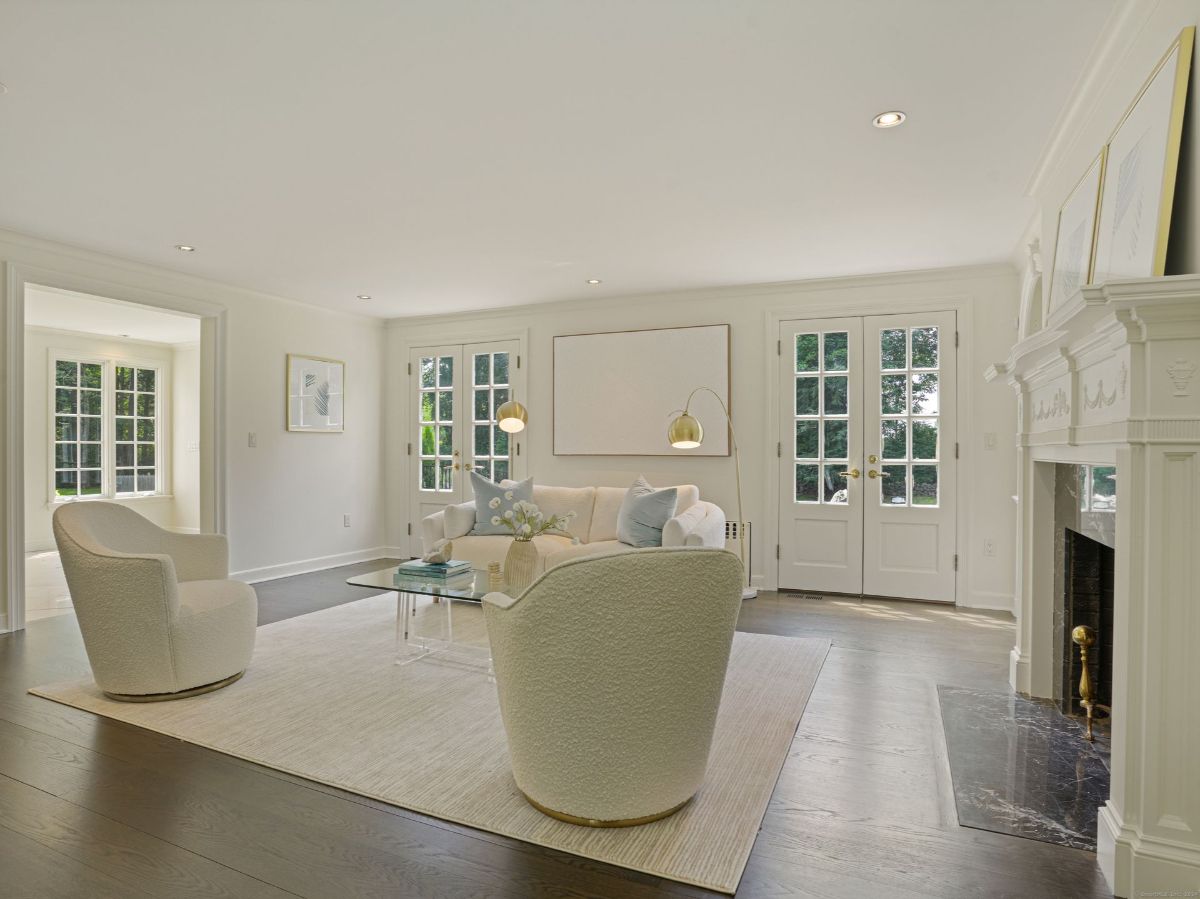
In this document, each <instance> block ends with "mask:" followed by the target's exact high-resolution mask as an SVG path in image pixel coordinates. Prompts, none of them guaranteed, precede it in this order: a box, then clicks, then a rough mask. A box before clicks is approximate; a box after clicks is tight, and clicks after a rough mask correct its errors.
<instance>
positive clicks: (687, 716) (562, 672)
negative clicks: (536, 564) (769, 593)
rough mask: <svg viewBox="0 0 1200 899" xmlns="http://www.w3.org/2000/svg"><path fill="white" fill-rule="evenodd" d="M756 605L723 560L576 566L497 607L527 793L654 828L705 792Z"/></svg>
mask: <svg viewBox="0 0 1200 899" xmlns="http://www.w3.org/2000/svg"><path fill="white" fill-rule="evenodd" d="M741 603H742V565H741V563H740V562H739V561H738V557H737V556H735V555H734V554H733V553H730V552H726V551H725V550H721V549H708V548H698V547H697V548H691V547H688V548H671V549H645V550H639V551H634V552H626V553H620V554H613V555H602V556H591V557H588V558H583V559H577V560H574V561H569V562H564V563H562V564H561V565H558V566H556V567H554V568H552V569H550V570H549V571H547V572H546V573H545V574H543V575H542V576H541V577H540V578H539V579H538V580H537V581H535V582H534V583H533V585H532V586H530V587H529V589H528V590H526V591H525V592H524V593H523V594H521V595H520V596H519V597H517V598H515V599H514V598H512V597H509V596H506V595H504V594H502V593H491V594H488V595H487V596H486V597H485V598H484V600H483V607H484V616H485V618H486V620H487V630H488V639H489V640H490V642H491V646H492V661H493V666H494V668H495V674H496V686H497V690H498V692H499V695H500V710H501V713H502V716H503V719H504V728H505V731H506V732H507V734H508V746H509V754H510V756H511V758H512V769H513V776H514V778H515V780H516V782H517V786H518V787H519V788H520V790H521V792H522V793H524V794H525V797H526V798H527V799H528V800H529V801H530V803H531V804H532V805H533V806H534V807H536V808H537V809H538V810H539V811H542V812H544V813H545V814H548V815H550V816H552V817H555V818H558V819H560V820H563V821H568V822H571V823H573V824H584V825H588V826H592V827H621V826H626V825H632V824H645V823H648V822H650V821H655V820H657V819H659V818H665V817H666V816H667V815H670V814H672V813H673V812H675V811H677V810H679V809H680V808H682V807H683V806H684V805H685V804H686V803H687V802H688V800H690V799H691V798H692V796H693V795H694V794H695V793H696V791H697V790H698V789H699V788H700V785H701V783H702V781H703V780H704V772H705V768H706V767H707V765H708V752H709V746H710V744H711V743H712V736H713V729H714V726H715V724H716V720H717V708H718V706H719V704H720V701H721V690H722V687H723V686H724V683H725V669H726V666H727V665H728V662H729V652H730V647H731V645H732V643H733V631H734V625H735V624H736V623H737V616H738V610H739V609H740V608H741Z"/></svg>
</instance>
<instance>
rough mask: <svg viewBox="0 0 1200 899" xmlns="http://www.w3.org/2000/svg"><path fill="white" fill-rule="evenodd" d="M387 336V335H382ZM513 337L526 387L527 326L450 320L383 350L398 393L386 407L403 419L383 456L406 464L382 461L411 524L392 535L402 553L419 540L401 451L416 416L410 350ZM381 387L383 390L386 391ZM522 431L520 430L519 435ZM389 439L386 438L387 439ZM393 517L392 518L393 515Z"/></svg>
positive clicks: (399, 323) (390, 489)
mask: <svg viewBox="0 0 1200 899" xmlns="http://www.w3.org/2000/svg"><path fill="white" fill-rule="evenodd" d="M406 324H407V322H405V320H404V319H397V320H394V322H389V323H388V326H387V332H386V333H387V334H388V335H389V337H390V335H391V333H392V330H393V329H396V330H399V329H402V328H403V327H405V325H406ZM385 339H387V338H385ZM503 340H515V341H516V342H517V354H518V355H519V356H520V357H521V365H522V367H523V368H522V377H523V378H524V380H523V385H524V390H528V387H529V384H530V378H529V374H530V373H529V328H507V329H504V330H498V331H488V330H486V329H483V328H480V326H479V325H478V324H469V323H464V324H463V325H457V324H454V323H449V324H447V326H446V327H438V328H432V329H430V330H429V332H428V333H423V334H422V336H420V337H402V338H400V339H399V340H397V341H396V343H395V344H394V345H393V346H394V350H389V352H387V354H386V355H387V359H388V364H389V365H395V370H394V371H392V370H389V373H388V383H389V385H390V386H391V387H394V388H395V391H396V395H397V396H399V397H400V402H399V403H398V404H397V405H396V407H394V408H393V409H391V410H389V411H391V412H393V413H395V415H396V416H397V420H398V421H400V422H403V424H402V426H401V428H400V429H399V430H398V431H397V430H395V429H393V430H392V431H391V439H392V440H394V441H395V446H394V447H392V448H390V449H389V448H388V447H387V446H385V448H384V456H385V459H389V458H394V457H395V456H397V455H400V456H405V460H406V464H404V465H385V469H386V471H387V475H386V477H387V494H388V496H391V497H399V498H401V501H402V502H403V505H404V509H403V515H404V518H403V519H402V526H403V525H407V527H408V528H411V533H407V534H405V533H401V534H397V535H396V542H397V544H398V547H397V548H396V549H397V551H399V552H401V553H403V552H404V551H405V550H406V549H407V548H409V547H411V546H416V545H419V544H420V542H421V522H420V521H419V520H418V521H414V520H413V519H414V518H416V514H415V510H414V509H413V506H412V495H411V493H410V491H409V485H410V484H411V483H412V482H411V478H412V477H413V473H412V460H411V459H408V458H407V454H406V453H405V451H404V447H405V445H406V444H407V443H408V441H409V433H410V430H409V429H410V427H411V425H412V422H413V421H415V420H416V409H414V408H413V402H414V400H413V396H414V394H413V391H412V390H410V389H409V388H410V386H411V381H410V379H409V376H408V362H409V360H411V359H412V354H413V350H416V349H419V348H421V347H432V346H457V345H459V344H462V345H466V344H469V343H491V342H493V341H503ZM386 392H387V391H386V390H385V394H386ZM517 399H519V400H520V401H521V402H522V403H524V404H525V405H528V399H529V397H528V394H526V395H525V396H524V397H517ZM523 436H524V435H523V434H522V435H521V437H523ZM390 442H391V440H389V441H388V443H390ZM516 442H517V443H520V444H521V445H522V446H523V447H524V446H525V441H524V440H523V439H521V438H517V441H516ZM524 459H525V461H524V463H523V464H524V465H525V467H526V470H527V469H528V467H529V466H531V465H532V464H533V460H532V459H530V458H529V456H528V453H527V452H526V455H525V457H524ZM400 472H403V477H404V479H405V480H404V481H403V482H402V483H400V484H396V483H395V482H394V481H393V480H391V479H392V478H395V477H397V476H399V473H400ZM393 520H394V519H393Z"/></svg>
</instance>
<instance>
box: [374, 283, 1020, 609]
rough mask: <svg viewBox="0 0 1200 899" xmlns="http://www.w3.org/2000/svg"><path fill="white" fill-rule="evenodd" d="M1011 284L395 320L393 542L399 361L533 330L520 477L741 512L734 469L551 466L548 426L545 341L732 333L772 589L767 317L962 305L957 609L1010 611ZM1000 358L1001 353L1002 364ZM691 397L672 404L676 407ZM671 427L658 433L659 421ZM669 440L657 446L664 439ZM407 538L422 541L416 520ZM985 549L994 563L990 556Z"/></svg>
mask: <svg viewBox="0 0 1200 899" xmlns="http://www.w3.org/2000/svg"><path fill="white" fill-rule="evenodd" d="M1017 292H1018V284H1017V275H1016V272H1015V271H1014V270H1012V269H1011V268H1010V267H1009V266H1007V265H1005V266H994V267H986V268H975V269H956V270H949V271H943V272H927V273H912V274H900V275H888V276H878V277H867V278H850V279H833V280H826V281H813V282H804V283H798V284H791V285H779V286H770V287H746V288H730V289H728V290H719V291H703V292H689V293H679V294H664V295H654V296H645V297H628V298H623V299H618V300H604V301H594V302H587V303H564V304H545V305H538V306H527V307H522V308H519V309H513V310H507V311H503V312H496V313H480V314H474V315H452V316H444V317H432V318H420V319H397V320H394V321H392V322H391V323H390V324H389V329H388V343H387V356H388V359H389V360H396V362H395V363H393V364H390V365H389V367H388V377H387V385H388V389H387V394H386V399H387V422H388V431H387V456H386V470H387V496H388V509H387V511H388V520H387V527H388V543H389V544H391V545H393V546H403V545H405V544H406V539H407V538H406V529H407V525H408V524H409V522H410V510H409V505H408V504H409V495H408V494H409V491H408V490H407V484H406V481H405V479H406V477H407V474H408V471H409V468H408V464H407V463H408V459H407V456H406V455H405V444H406V443H407V442H408V441H409V440H411V439H413V438H412V435H411V434H410V433H409V432H408V430H407V428H406V424H407V409H408V408H409V406H408V391H409V389H410V386H409V379H408V377H407V375H406V373H405V365H404V363H405V362H406V361H407V360H408V358H409V354H408V347H410V346H420V345H436V344H447V343H457V342H461V341H463V340H464V339H467V340H470V339H487V336H488V335H489V334H494V333H498V332H503V333H514V332H518V331H522V330H524V329H528V333H529V345H528V347H527V348H526V349H525V353H524V355H525V359H524V364H525V366H526V377H527V383H528V389H527V395H528V397H527V400H526V401H525V402H526V405H527V406H528V407H529V415H530V418H529V427H528V429H527V430H526V432H525V435H524V440H523V450H522V451H523V453H525V454H527V456H526V459H527V471H528V472H529V473H530V474H531V475H532V476H533V477H534V479H535V480H537V481H540V482H542V483H547V484H561V485H584V484H600V485H610V486H627V485H628V484H629V483H630V482H631V481H632V480H633V479H634V477H636V476H637V475H638V474H640V473H644V474H645V475H646V476H647V477H648V478H649V479H650V481H651V482H652V483H656V484H662V485H666V484H672V483H681V482H690V483H695V484H697V485H699V486H700V490H701V494H702V495H703V496H704V497H706V498H707V499H710V500H712V501H714V502H716V503H717V504H718V505H720V506H722V507H723V508H725V509H727V510H733V509H735V508H736V501H735V492H734V478H733V462H732V459H729V458H697V457H686V456H683V455H681V456H677V457H645V458H628V457H569V456H554V455H553V445H552V434H551V426H550V410H551V403H552V384H551V366H552V359H553V337H554V336H555V335H556V334H574V333H584V332H593V331H612V330H625V329H637V328H655V327H673V326H679V325H697V324H720V323H730V324H731V325H732V343H733V356H732V359H733V414H734V419H735V424H736V428H737V434H738V440H739V443H740V445H741V447H742V453H743V466H744V469H745V483H744V495H745V496H744V498H745V503H746V517H747V518H748V519H749V520H750V521H752V522H753V523H754V533H755V541H756V544H757V547H756V549H755V553H754V555H755V559H754V562H753V565H752V569H753V572H752V573H753V574H754V575H755V576H757V577H758V578H760V579H761V583H763V584H764V585H765V586H771V585H773V584H774V582H775V578H776V569H775V559H774V548H775V543H776V537H775V534H776V530H777V524H776V521H775V520H774V519H775V514H776V513H775V508H776V507H775V505H774V503H773V498H772V497H771V496H770V489H769V487H768V477H767V472H768V471H769V470H771V469H772V468H773V467H774V466H775V464H776V458H775V442H776V440H778V439H779V435H778V430H777V428H778V425H777V422H776V419H775V417H774V415H773V414H772V412H771V409H768V408H767V403H766V400H765V397H766V395H767V378H768V377H776V376H777V374H776V373H777V372H778V369H777V368H776V367H775V365H776V357H775V339H774V337H773V336H768V333H767V330H768V325H767V323H768V318H769V316H770V315H771V314H777V315H779V316H781V317H791V318H803V317H805V316H807V315H811V314H821V315H825V316H832V315H846V314H858V313H859V312H864V313H866V312H880V313H886V312H888V311H906V310H908V309H912V308H925V309H928V310H936V309H943V308H950V307H951V306H952V305H953V304H954V303H962V304H963V306H964V309H965V314H964V315H962V316H960V323H959V327H960V330H961V332H962V340H963V344H962V347H961V349H960V362H961V364H962V365H964V366H965V371H966V372H967V376H966V377H965V378H963V379H962V381H961V382H960V391H961V393H962V395H963V397H964V405H963V407H962V408H963V410H964V412H965V414H964V415H962V416H960V422H961V428H962V430H961V432H960V434H959V442H960V443H961V444H962V455H963V458H962V460H961V465H960V469H959V477H960V484H961V487H960V491H961V493H960V495H961V496H962V497H963V506H962V514H963V515H964V516H965V521H964V522H963V524H962V526H961V527H960V534H961V543H962V545H960V547H959V554H960V557H961V560H962V563H963V564H962V568H963V571H962V576H961V579H960V582H959V583H960V590H959V602H960V604H963V605H973V606H981V607H991V608H1002V609H1005V610H1009V609H1011V606H1012V596H1013V535H1014V532H1015V518H1014V514H1015V512H1014V506H1013V503H1012V500H1011V498H1010V497H1011V496H1012V494H1014V493H1015V492H1016V481H1015V473H1016V457H1015V450H1014V447H1013V441H1012V434H1014V433H1015V430H1016V409H1015V403H1014V400H1013V397H1012V393H1011V391H1010V390H1009V389H1008V388H1007V387H1006V386H1001V385H995V384H987V383H985V382H984V380H983V377H982V370H983V368H984V366H985V365H986V364H987V363H989V362H991V361H992V360H993V359H995V358H1001V357H1002V356H1003V355H1005V354H1007V352H1008V349H1009V348H1010V347H1011V345H1012V342H1013V336H1014V334H1015V323H1016V312H1017ZM998 353H999V354H1000V356H997V354H998ZM684 399H686V397H682V396H681V397H680V398H679V402H680V404H681V405H682V403H683V401H684ZM664 427H665V425H664ZM988 432H990V433H995V434H996V435H997V447H996V449H994V450H989V451H985V450H984V449H983V439H984V434H985V433H988ZM664 440H665V438H664ZM412 524H413V531H414V533H419V527H418V524H419V523H418V522H416V521H413V522H412ZM985 540H990V541H993V542H994V545H995V548H996V554H995V555H994V556H985V555H984V554H983V547H984V542H985Z"/></svg>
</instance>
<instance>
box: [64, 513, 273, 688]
mask: <svg viewBox="0 0 1200 899" xmlns="http://www.w3.org/2000/svg"><path fill="white" fill-rule="evenodd" d="M54 539H55V542H56V543H57V544H58V551H59V555H60V557H61V558H62V566H63V571H64V572H65V574H66V576H67V586H68V587H69V588H70V591H71V602H72V603H73V604H74V606H75V615H76V618H77V619H78V621H79V630H80V631H81V632H82V634H83V645H84V647H85V648H86V649H87V656H88V661H89V662H90V663H91V666H92V674H93V676H94V677H95V678H96V683H97V685H98V686H99V687H100V689H101V690H103V691H104V693H105V695H106V696H108V697H109V698H110V699H119V700H123V701H127V702H152V701H156V700H161V699H180V698H183V697H185V696H195V695H197V694H199V693H206V692H208V691H210V690H215V689H218V688H219V687H223V686H226V685H227V684H231V683H233V682H234V681H235V680H237V679H238V678H239V677H241V676H242V673H243V672H244V671H245V670H246V665H247V664H249V662H250V654H251V652H252V651H253V650H254V631H255V628H256V627H257V625H258V599H257V597H256V596H255V593H254V589H253V588H252V587H250V586H248V585H246V584H243V583H241V582H239V581H231V580H229V579H228V577H229V549H228V545H227V543H226V541H225V538H224V537H221V536H218V535H215V534H203V535H200V534H175V533H172V532H170V531H165V530H163V529H162V528H160V527H158V526H157V525H155V524H153V523H152V522H150V521H149V520H147V519H146V518H144V517H143V516H141V515H139V514H138V513H137V512H134V511H133V510H132V509H129V508H127V507H125V506H121V505H118V504H116V503H105V502H94V501H87V502H75V503H69V504H67V505H63V506H59V508H58V509H57V510H56V511H55V513H54Z"/></svg>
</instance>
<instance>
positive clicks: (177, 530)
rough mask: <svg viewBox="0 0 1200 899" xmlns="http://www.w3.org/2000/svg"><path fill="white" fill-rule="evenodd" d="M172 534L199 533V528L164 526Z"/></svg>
mask: <svg viewBox="0 0 1200 899" xmlns="http://www.w3.org/2000/svg"><path fill="white" fill-rule="evenodd" d="M164 530H168V531H170V532H171V533H172V534H199V533H200V528H164Z"/></svg>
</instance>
